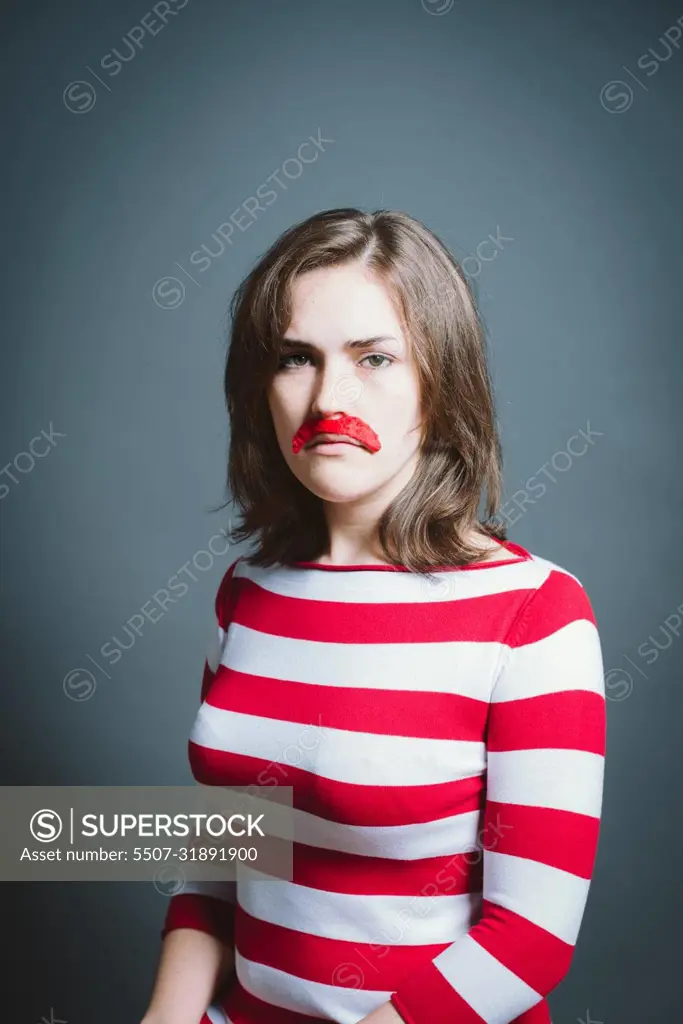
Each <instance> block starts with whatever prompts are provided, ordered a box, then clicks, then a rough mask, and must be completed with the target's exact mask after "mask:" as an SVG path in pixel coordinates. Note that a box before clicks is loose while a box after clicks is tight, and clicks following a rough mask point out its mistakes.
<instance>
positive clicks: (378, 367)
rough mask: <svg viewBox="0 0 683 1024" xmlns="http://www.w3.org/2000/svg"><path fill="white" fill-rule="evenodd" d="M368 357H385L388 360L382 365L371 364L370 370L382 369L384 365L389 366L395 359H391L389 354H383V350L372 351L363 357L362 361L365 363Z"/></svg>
mask: <svg viewBox="0 0 683 1024" xmlns="http://www.w3.org/2000/svg"><path fill="white" fill-rule="evenodd" d="M366 359H384V360H386V362H384V363H383V364H381V365H380V366H370V367H368V369H370V370H381V369H382V366H387V365H389V366H391V364H392V363H393V361H394V360H393V359H390V358H389V356H385V355H382V353H381V352H371V353H370V354H369V355H367V356H365V357H364V358H363V359H361V363H364V362H365V360H366Z"/></svg>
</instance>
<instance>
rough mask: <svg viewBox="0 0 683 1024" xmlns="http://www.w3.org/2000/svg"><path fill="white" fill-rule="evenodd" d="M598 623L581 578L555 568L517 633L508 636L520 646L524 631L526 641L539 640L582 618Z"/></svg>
mask: <svg viewBox="0 0 683 1024" xmlns="http://www.w3.org/2000/svg"><path fill="white" fill-rule="evenodd" d="M584 619H585V620H586V621H587V622H590V623H592V624H593V625H594V626H595V625H596V620H595V613H594V611H593V607H592V605H591V603H590V600H589V598H588V594H587V593H586V591H585V590H584V589H583V587H582V586H581V584H580V583H579V582H578V580H576V579H574V578H573V577H572V576H569V575H567V574H566V573H563V572H558V571H557V570H555V569H554V570H552V572H551V573H550V575H549V576H548V578H547V579H546V581H545V583H543V585H542V586H541V587H539V588H538V589H537V590H535V591H534V592H533V594H532V597H531V599H530V601H529V603H528V604H527V605H526V606H525V610H524V611H523V612H522V614H521V616H520V618H519V619H518V621H517V623H516V625H515V629H514V635H513V636H510V637H508V638H507V639H506V643H508V644H509V645H510V646H511V647H515V646H517V643H518V641H520V640H521V636H522V634H524V640H523V642H524V644H531V643H535V642H536V641H537V640H543V639H544V638H545V637H547V636H550V635H551V634H552V633H555V632H556V631H557V630H558V629H562V628H563V627H564V626H567V625H569V623H570V622H577V621H579V620H584Z"/></svg>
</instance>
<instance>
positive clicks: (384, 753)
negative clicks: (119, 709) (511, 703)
mask: <svg viewBox="0 0 683 1024" xmlns="http://www.w3.org/2000/svg"><path fill="white" fill-rule="evenodd" d="M191 737H192V740H193V741H194V742H195V743H198V744H200V745H201V746H204V747H209V748H211V749H213V750H225V751H230V752H233V753H236V754H242V755H246V756H248V757H258V758H261V759H263V760H265V761H266V762H277V763H281V764H284V765H287V764H290V765H292V767H294V768H301V769H303V770H304V771H309V772H314V773H315V774H316V775H318V776H320V777H322V778H325V779H335V780H337V781H339V782H348V783H354V784H357V785H366V786H427V785H432V784H435V783H439V782H453V781H457V780H458V779H466V778H472V777H474V776H479V775H481V773H482V772H483V770H484V768H485V766H486V746H485V744H484V743H483V742H480V741H475V740H471V741H470V740H440V739H431V738H423V737H413V736H393V735H380V734H378V733H372V732H356V731H351V730H349V729H332V728H329V729H328V728H325V727H324V726H319V725H315V726H312V725H309V726H303V725H301V723H300V722H285V721H283V720H281V719H273V718H263V717H261V716H260V715H247V714H242V713H241V712H236V711H224V710H223V709H222V708H216V707H213V706H212V705H210V704H203V705H202V707H201V709H200V711H199V713H198V714H197V717H196V719H195V723H194V725H193V728H192V733H191ZM270 775H272V776H273V777H274V778H276V779H279V781H280V783H281V784H282V785H286V784H287V783H286V781H285V779H284V778H283V777H282V773H278V772H277V770H271V771H266V772H265V776H270ZM265 776H264V779H265ZM264 779H261V780H260V783H261V784H262V785H263V784H265V783H264Z"/></svg>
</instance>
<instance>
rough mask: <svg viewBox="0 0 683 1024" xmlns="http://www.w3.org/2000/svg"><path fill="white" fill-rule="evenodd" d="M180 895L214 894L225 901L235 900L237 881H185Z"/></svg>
mask: <svg viewBox="0 0 683 1024" xmlns="http://www.w3.org/2000/svg"><path fill="white" fill-rule="evenodd" d="M181 893H182V895H183V896H184V895H186V894H188V895H193V896H195V895H196V896H215V897H216V899H219V900H225V902H226V903H235V902H236V900H237V895H236V893H237V882H236V881H235V882H186V883H185V885H184V886H183V888H182V890H181Z"/></svg>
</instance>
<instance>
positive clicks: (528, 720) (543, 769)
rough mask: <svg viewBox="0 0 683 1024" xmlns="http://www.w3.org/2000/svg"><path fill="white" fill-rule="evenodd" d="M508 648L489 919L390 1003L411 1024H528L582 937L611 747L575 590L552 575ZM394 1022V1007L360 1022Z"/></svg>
mask: <svg viewBox="0 0 683 1024" xmlns="http://www.w3.org/2000/svg"><path fill="white" fill-rule="evenodd" d="M506 644H507V646H508V650H507V652H506V658H505V661H504V664H503V666H502V669H501V671H500V673H499V675H498V678H497V680H496V682H495V684H494V688H493V693H492V697H491V705H490V709H489V718H488V735H487V777H488V779H487V799H486V807H485V813H484V826H485V827H484V829H483V839H482V843H481V845H482V848H483V869H484V870H483V904H482V911H483V912H482V915H481V918H480V920H479V921H478V922H477V923H476V924H475V925H474V926H473V927H472V928H471V929H470V930H469V932H468V933H467V934H466V935H464V936H462V937H461V938H459V939H457V940H456V941H455V942H454V943H452V944H451V945H450V946H448V947H446V948H445V949H444V950H443V951H442V952H441V953H439V954H438V956H436V958H435V959H433V960H432V961H431V962H428V963H426V964H424V965H423V966H422V967H421V968H420V969H418V970H417V971H415V972H413V973H412V974H411V975H410V976H409V977H406V978H403V979H402V980H399V983H398V987H397V991H395V992H394V993H393V994H392V995H391V998H390V1003H391V1004H392V1005H393V1008H394V1009H395V1010H396V1011H397V1012H398V1014H399V1016H401V1017H402V1018H403V1019H404V1021H406V1022H407V1024H510V1022H512V1021H517V1020H518V1019H519V1021H520V1024H521V1022H522V1021H524V1024H526V1022H527V1020H528V1021H531V1020H532V1019H534V1018H536V1016H537V1015H536V1012H535V1009H534V1008H535V1007H537V1006H538V1004H539V1003H540V1002H541V1001H542V1000H543V998H544V997H545V996H547V995H548V993H549V992H551V991H552V990H553V988H555V986H556V985H557V984H558V983H559V982H560V981H561V980H562V978H563V977H564V976H565V974H566V973H567V971H568V969H569V966H570V963H571V960H572V956H573V953H574V948H575V945H576V940H577V936H578V934H579V929H580V925H581V920H582V917H583V912H584V908H585V904H586V899H587V896H588V890H589V886H590V882H591V877H592V872H593V865H594V860H595V855H596V849H597V843H598V833H599V824H600V814H601V805H602V789H603V772H604V760H605V740H606V717H605V694H604V679H603V664H602V652H601V647H600V641H599V638H598V633H597V628H596V623H595V618H594V615H593V610H592V608H591V605H590V601H589V599H588V596H587V595H586V593H585V591H584V590H583V588H582V586H581V584H580V583H579V581H578V580H576V578H575V577H572V576H571V575H569V574H567V573H565V572H559V571H557V570H552V571H551V572H550V574H549V576H548V578H547V579H546V580H545V582H544V583H543V584H542V585H541V586H540V588H538V590H537V591H536V592H535V593H534V595H533V596H532V598H531V599H530V601H529V602H528V603H527V605H525V607H524V610H523V613H522V614H521V615H520V617H519V618H518V621H517V623H516V624H515V626H514V627H513V631H512V633H511V634H510V635H509V636H508V638H507V639H506ZM380 1010H381V1013H380ZM392 1019H394V1020H395V1018H392V1016H391V1015H390V1014H389V1011H388V1007H386V1004H385V1005H383V1007H381V1008H379V1009H378V1011H377V1017H376V1019H375V1018H373V1015H372V1014H370V1015H369V1016H368V1017H367V1018H364V1021H365V1022H366V1024H390V1022H391V1020H392ZM543 1019H544V1020H545V1019H546V1018H545V1017H544V1018H543Z"/></svg>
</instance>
